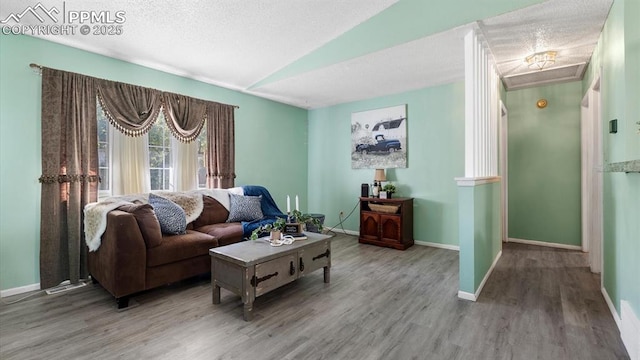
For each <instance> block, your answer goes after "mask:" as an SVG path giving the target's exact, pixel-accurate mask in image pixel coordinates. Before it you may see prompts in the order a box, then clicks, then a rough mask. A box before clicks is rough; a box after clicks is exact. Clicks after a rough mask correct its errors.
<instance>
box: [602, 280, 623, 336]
mask: <svg viewBox="0 0 640 360" xmlns="http://www.w3.org/2000/svg"><path fill="white" fill-rule="evenodd" d="M600 292H601V293H602V296H604V301H605V302H606V303H607V306H608V307H609V311H610V312H611V315H613V320H615V321H616V325H618V329H620V323H621V320H620V315H618V311H617V310H616V307H615V306H614V305H613V301H611V298H610V297H609V294H608V293H607V289H605V288H604V287H601V288H600Z"/></svg>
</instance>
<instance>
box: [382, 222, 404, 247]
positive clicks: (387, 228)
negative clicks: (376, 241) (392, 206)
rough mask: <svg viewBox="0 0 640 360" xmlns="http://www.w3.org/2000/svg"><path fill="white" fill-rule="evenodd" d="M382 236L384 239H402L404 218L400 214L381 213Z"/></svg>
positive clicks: (398, 240)
mask: <svg viewBox="0 0 640 360" xmlns="http://www.w3.org/2000/svg"><path fill="white" fill-rule="evenodd" d="M380 238H381V239H382V241H397V242H400V240H402V218H401V217H400V216H399V215H380Z"/></svg>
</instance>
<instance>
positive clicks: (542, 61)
mask: <svg viewBox="0 0 640 360" xmlns="http://www.w3.org/2000/svg"><path fill="white" fill-rule="evenodd" d="M556 54H557V52H556V51H542V52H537V53H535V54H531V55H529V56H527V58H526V59H525V60H524V61H525V62H526V63H527V65H529V68H531V69H538V70H542V69H544V68H545V67H548V66H549V65H553V63H555V62H556Z"/></svg>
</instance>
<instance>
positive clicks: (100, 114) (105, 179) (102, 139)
mask: <svg viewBox="0 0 640 360" xmlns="http://www.w3.org/2000/svg"><path fill="white" fill-rule="evenodd" d="M97 118H98V175H100V184H99V186H98V196H99V197H106V196H110V195H111V177H110V172H109V165H110V164H111V152H110V148H109V120H107V116H106V115H105V114H104V111H102V107H101V106H100V105H99V103H98V106H97Z"/></svg>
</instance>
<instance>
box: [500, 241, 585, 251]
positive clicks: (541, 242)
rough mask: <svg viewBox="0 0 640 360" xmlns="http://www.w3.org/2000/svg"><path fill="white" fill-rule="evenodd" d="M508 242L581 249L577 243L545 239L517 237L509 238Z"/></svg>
mask: <svg viewBox="0 0 640 360" xmlns="http://www.w3.org/2000/svg"><path fill="white" fill-rule="evenodd" d="M509 242H514V243H519V244H527V245H536V246H546V247H552V248H558V249H567V250H579V251H582V246H579V245H566V244H558V243H550V242H546V241H537V240H525V239H517V238H509Z"/></svg>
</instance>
